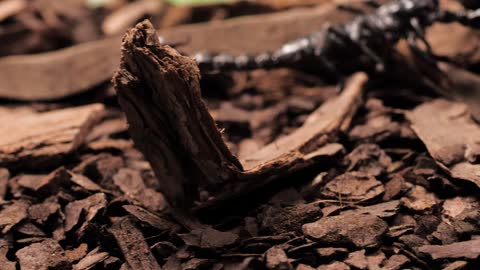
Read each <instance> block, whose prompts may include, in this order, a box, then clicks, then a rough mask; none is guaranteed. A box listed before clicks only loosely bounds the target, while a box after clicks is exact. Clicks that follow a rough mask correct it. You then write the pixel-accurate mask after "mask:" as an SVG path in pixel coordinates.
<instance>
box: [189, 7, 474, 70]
mask: <svg viewBox="0 0 480 270" xmlns="http://www.w3.org/2000/svg"><path fill="white" fill-rule="evenodd" d="M368 3H369V4H370V5H371V6H372V7H374V8H375V11H374V12H372V13H370V14H361V15H358V16H356V17H355V18H354V19H353V20H352V21H350V22H348V23H346V24H341V25H326V26H324V27H322V29H321V30H320V31H317V32H314V33H312V34H310V35H309V36H306V37H303V38H300V39H297V40H294V41H291V42H289V43H286V44H284V45H283V46H282V47H281V48H280V49H278V50H276V51H274V52H268V53H263V54H259V55H255V56H249V55H241V56H236V57H234V56H232V55H228V54H215V55H211V54H206V53H199V54H197V55H195V56H194V57H195V59H196V61H197V63H198V65H199V67H200V70H202V72H208V71H229V70H251V69H258V68H264V69H271V68H278V67H295V66H296V65H297V64H298V63H299V62H303V61H304V60H306V59H309V60H314V61H315V63H318V64H320V66H321V67H322V68H324V69H325V70H327V71H329V72H330V73H331V75H335V76H336V77H337V78H340V77H341V74H340V73H345V71H344V70H345V69H342V66H343V67H345V66H346V65H347V64H348V65H349V66H351V64H352V63H362V67H365V66H370V67H373V68H374V70H375V71H382V70H383V69H384V67H385V62H384V61H385V59H386V57H387V55H388V54H389V53H390V52H391V49H392V48H393V47H394V46H395V44H396V43H397V42H398V41H400V40H401V39H405V40H406V41H407V42H408V44H409V46H410V47H411V48H412V49H413V50H414V51H415V52H421V53H423V55H424V56H429V57H430V59H437V60H439V59H441V57H439V56H435V55H434V54H433V53H432V52H431V50H430V46H429V44H428V42H427V41H426V39H425V36H424V32H425V29H426V28H427V27H428V26H430V25H432V24H433V23H435V22H443V23H450V22H459V23H461V24H463V25H465V26H468V27H472V28H480V9H476V10H465V11H461V12H451V11H446V10H441V9H440V7H439V2H438V0H395V1H391V2H389V3H386V4H384V5H379V4H378V3H377V2H375V1H368ZM419 42H421V43H423V45H424V46H420V44H419ZM421 48H423V49H421ZM356 68H358V67H356ZM347 72H348V71H347Z"/></svg>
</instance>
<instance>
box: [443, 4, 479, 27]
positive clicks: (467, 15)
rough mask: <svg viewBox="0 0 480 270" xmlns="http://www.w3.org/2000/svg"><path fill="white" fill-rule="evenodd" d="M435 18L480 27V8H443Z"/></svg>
mask: <svg viewBox="0 0 480 270" xmlns="http://www.w3.org/2000/svg"><path fill="white" fill-rule="evenodd" d="M434 20H435V21H439V22H445V23H450V22H458V23H460V24H463V25H465V26H468V27H472V28H477V29H478V28H480V8H479V9H475V10H465V11H459V12H452V11H446V10H442V11H439V12H438V14H436V15H435V16H434Z"/></svg>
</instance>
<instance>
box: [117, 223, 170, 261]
mask: <svg viewBox="0 0 480 270" xmlns="http://www.w3.org/2000/svg"><path fill="white" fill-rule="evenodd" d="M109 231H110V233H112V235H113V236H114V237H115V239H116V240H117V243H118V245H119V246H120V249H121V250H122V252H123V255H124V256H125V260H126V261H127V263H128V265H129V266H130V268H131V269H132V270H143V269H152V270H155V269H158V270H160V269H161V267H160V265H158V262H157V261H156V260H155V258H154V257H153V255H152V253H151V252H150V248H149V247H148V244H147V243H146V242H145V238H144V237H143V235H142V232H141V231H140V230H139V229H138V228H137V227H136V226H135V224H134V223H133V222H132V221H131V220H130V219H129V218H128V217H126V218H122V219H121V220H119V221H117V222H115V223H114V224H113V225H112V227H111V228H110V230H109Z"/></svg>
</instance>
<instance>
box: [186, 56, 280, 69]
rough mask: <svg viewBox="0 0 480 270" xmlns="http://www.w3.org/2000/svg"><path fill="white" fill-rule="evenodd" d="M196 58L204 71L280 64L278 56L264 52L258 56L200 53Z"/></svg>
mask: <svg viewBox="0 0 480 270" xmlns="http://www.w3.org/2000/svg"><path fill="white" fill-rule="evenodd" d="M194 58H195V60H196V61H197V64H198V67H199V68H200V70H201V71H202V72H205V71H216V70H219V71H232V70H253V69H259V68H264V69H270V68H273V67H277V66H278V64H279V63H278V61H277V59H276V57H275V56H274V55H273V54H271V53H263V54H259V55H256V56H249V55H240V56H232V55H229V54H215V55H212V54H206V53H199V54H196V55H195V56H194Z"/></svg>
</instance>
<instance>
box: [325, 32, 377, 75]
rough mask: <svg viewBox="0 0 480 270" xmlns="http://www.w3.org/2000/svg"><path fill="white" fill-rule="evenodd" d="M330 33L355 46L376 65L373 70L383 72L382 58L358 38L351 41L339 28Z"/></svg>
mask: <svg viewBox="0 0 480 270" xmlns="http://www.w3.org/2000/svg"><path fill="white" fill-rule="evenodd" d="M332 31H333V32H334V33H335V34H337V35H339V36H340V37H342V38H344V39H346V40H348V41H349V42H350V43H352V44H355V45H356V46H357V47H358V48H359V49H360V51H362V52H363V53H364V54H365V55H366V56H367V57H369V58H370V59H371V60H372V61H373V62H375V63H376V65H377V66H376V67H375V69H376V70H377V71H383V69H384V67H385V63H384V62H383V60H382V58H381V57H380V56H378V55H377V54H376V53H375V52H374V51H373V50H372V49H370V47H368V45H367V44H366V42H364V41H361V40H360V39H361V38H360V37H359V38H358V39H355V40H353V39H352V38H351V37H350V35H349V34H348V33H347V32H346V30H345V29H343V28H339V27H332Z"/></svg>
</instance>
